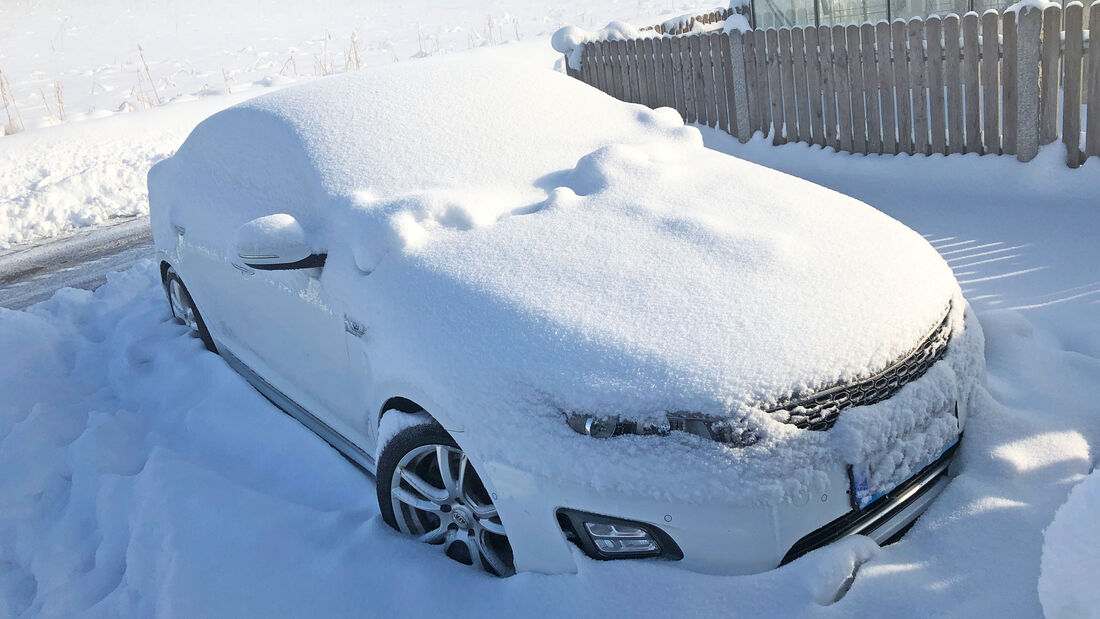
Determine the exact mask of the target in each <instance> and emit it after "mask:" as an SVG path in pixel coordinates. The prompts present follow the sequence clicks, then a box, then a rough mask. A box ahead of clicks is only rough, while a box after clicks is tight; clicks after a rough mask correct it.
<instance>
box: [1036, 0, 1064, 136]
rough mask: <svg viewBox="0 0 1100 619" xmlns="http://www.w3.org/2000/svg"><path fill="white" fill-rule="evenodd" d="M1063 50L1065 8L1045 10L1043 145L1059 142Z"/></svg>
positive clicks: (1041, 104) (1041, 96)
mask: <svg viewBox="0 0 1100 619" xmlns="http://www.w3.org/2000/svg"><path fill="white" fill-rule="evenodd" d="M1061 47H1062V9H1061V7H1057V6H1051V7H1047V8H1046V9H1044V10H1043V50H1042V60H1041V61H1040V62H1041V65H1042V66H1041V69H1040V79H1041V80H1042V82H1041V83H1040V85H1039V143H1040V144H1050V143H1051V142H1053V141H1054V140H1057V139H1058V60H1059V56H1060V55H1061V51H1062V50H1061Z"/></svg>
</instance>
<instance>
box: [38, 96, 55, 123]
mask: <svg viewBox="0 0 1100 619" xmlns="http://www.w3.org/2000/svg"><path fill="white" fill-rule="evenodd" d="M38 94H40V95H42V105H44V106H46V113H47V114H49V115H50V120H53V110H51V109H50V102H49V101H48V100H47V99H46V91H45V90H42V89H41V88H39V89H38Z"/></svg>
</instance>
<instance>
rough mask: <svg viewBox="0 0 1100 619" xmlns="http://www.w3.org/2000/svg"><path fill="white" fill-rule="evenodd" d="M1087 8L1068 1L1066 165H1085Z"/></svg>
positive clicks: (1064, 88) (1064, 92) (1064, 71)
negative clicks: (1083, 121)
mask: <svg viewBox="0 0 1100 619" xmlns="http://www.w3.org/2000/svg"><path fill="white" fill-rule="evenodd" d="M1084 13H1085V9H1084V7H1083V6H1082V5H1081V3H1080V2H1070V3H1069V4H1067V5H1066V51H1065V58H1064V60H1063V61H1062V75H1063V78H1062V80H1063V81H1062V143H1063V144H1065V145H1066V165H1068V166H1070V167H1072V168H1076V167H1077V166H1079V165H1081V57H1082V56H1083V49H1082V47H1083V43H1082V32H1081V29H1082V26H1083V24H1084Z"/></svg>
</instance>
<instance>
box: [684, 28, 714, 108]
mask: <svg viewBox="0 0 1100 619" xmlns="http://www.w3.org/2000/svg"><path fill="white" fill-rule="evenodd" d="M688 38H689V39H690V40H691V66H692V81H694V82H695V122H697V123H699V124H701V125H711V124H712V123H711V118H710V117H711V116H712V115H714V114H715V111H714V105H713V104H714V75H713V74H711V73H710V54H709V53H707V52H708V51H709V50H708V49H707V48H705V47H703V37H702V36H701V35H693V36H689V37H688Z"/></svg>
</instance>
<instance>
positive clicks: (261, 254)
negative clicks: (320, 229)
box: [233, 213, 326, 271]
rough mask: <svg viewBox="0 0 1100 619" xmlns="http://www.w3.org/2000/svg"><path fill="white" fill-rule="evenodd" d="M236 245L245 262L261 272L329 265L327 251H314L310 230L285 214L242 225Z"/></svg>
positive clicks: (238, 255)
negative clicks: (310, 240)
mask: <svg viewBox="0 0 1100 619" xmlns="http://www.w3.org/2000/svg"><path fill="white" fill-rule="evenodd" d="M233 246H234V249H236V251H237V257H238V258H240V260H241V262H243V263H244V264H245V265H247V266H250V267H252V268H254V269H260V270H261V271H285V270H290V269H308V268H314V267H322V266H324V265H325V258H326V254H315V253H313V249H312V248H311V247H310V246H309V243H308V242H307V240H306V231H305V230H303V229H302V226H301V225H300V224H299V223H298V221H297V220H296V219H294V218H293V217H291V216H290V215H286V214H284V213H280V214H278V215H268V216H266V217H260V218H258V219H253V220H252V221H250V222H248V223H246V224H245V225H243V226H241V227H240V228H239V229H238V230H237V238H236V241H235V242H234V243H233Z"/></svg>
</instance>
